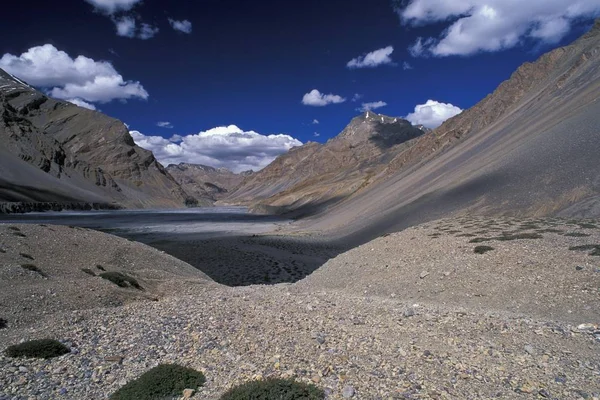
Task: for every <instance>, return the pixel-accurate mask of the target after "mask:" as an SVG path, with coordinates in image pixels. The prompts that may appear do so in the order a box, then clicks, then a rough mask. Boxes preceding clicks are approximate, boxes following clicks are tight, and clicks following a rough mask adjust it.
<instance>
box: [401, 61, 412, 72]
mask: <svg viewBox="0 0 600 400" xmlns="http://www.w3.org/2000/svg"><path fill="white" fill-rule="evenodd" d="M402 69H403V70H405V71H407V70H409V69H413V67H412V65H410V64H409V63H408V62H407V61H404V62H403V63H402Z"/></svg>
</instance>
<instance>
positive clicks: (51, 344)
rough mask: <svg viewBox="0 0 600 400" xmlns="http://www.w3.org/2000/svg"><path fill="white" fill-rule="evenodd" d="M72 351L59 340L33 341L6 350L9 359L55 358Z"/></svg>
mask: <svg viewBox="0 0 600 400" xmlns="http://www.w3.org/2000/svg"><path fill="white" fill-rule="evenodd" d="M70 352H71V350H69V348H68V347H67V346H65V345H64V344H62V343H61V342H59V341H58V340H53V339H41V340H31V341H29V342H24V343H20V344H16V345H14V346H10V347H9V348H7V349H6V352H5V353H6V355H7V356H8V357H13V358H17V357H26V358H46V359H48V358H53V357H59V356H62V355H64V354H68V353H70Z"/></svg>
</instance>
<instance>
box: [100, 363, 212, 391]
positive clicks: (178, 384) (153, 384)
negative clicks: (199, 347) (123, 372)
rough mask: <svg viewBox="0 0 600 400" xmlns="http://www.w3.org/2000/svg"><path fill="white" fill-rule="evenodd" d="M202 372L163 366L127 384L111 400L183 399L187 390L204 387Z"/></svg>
mask: <svg viewBox="0 0 600 400" xmlns="http://www.w3.org/2000/svg"><path fill="white" fill-rule="evenodd" d="M205 381H206V380H205V379H204V375H203V374H202V372H199V371H196V370H193V369H191V368H185V367H182V366H180V365H175V364H162V365H159V366H157V367H154V368H152V369H151V370H149V371H147V372H145V373H144V374H143V375H142V376H140V377H139V378H137V379H135V380H133V381H131V382H129V383H127V384H126V385H125V386H123V387H122V388H121V389H119V390H117V391H116V392H115V393H113V394H112V395H111V396H110V399H111V400H142V399H143V400H152V399H165V398H168V397H171V396H172V397H181V395H182V393H183V391H184V390H185V389H194V390H196V389H198V388H199V387H200V386H202V385H204V382H205Z"/></svg>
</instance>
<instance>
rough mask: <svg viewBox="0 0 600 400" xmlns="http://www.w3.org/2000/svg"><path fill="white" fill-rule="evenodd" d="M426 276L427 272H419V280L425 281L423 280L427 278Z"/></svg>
mask: <svg viewBox="0 0 600 400" xmlns="http://www.w3.org/2000/svg"><path fill="white" fill-rule="evenodd" d="M428 275H429V272H427V271H423V272H421V275H419V278H421V279H425V278H427V276H428Z"/></svg>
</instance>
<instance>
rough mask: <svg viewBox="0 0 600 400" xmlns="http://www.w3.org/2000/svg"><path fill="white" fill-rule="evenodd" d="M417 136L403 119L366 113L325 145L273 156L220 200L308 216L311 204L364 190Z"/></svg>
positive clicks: (419, 130)
mask: <svg viewBox="0 0 600 400" xmlns="http://www.w3.org/2000/svg"><path fill="white" fill-rule="evenodd" d="M423 133H424V132H423V130H421V129H418V128H416V127H413V126H412V125H411V124H410V123H409V122H408V121H406V120H403V119H400V118H391V117H387V116H384V115H379V114H376V113H374V112H372V111H368V112H366V113H364V114H362V115H360V116H358V117H356V118H354V119H353V120H352V121H351V122H350V124H349V125H348V126H347V127H346V128H345V129H344V130H343V131H342V132H341V133H340V134H339V135H338V136H336V137H335V138H333V139H331V140H329V141H328V142H327V143H325V144H323V145H321V144H318V143H314V142H309V143H307V144H305V145H304V146H300V147H296V148H293V149H291V150H290V151H289V152H288V153H286V154H284V155H282V156H280V157H278V158H277V159H275V161H273V162H272V163H271V164H270V165H269V166H267V167H266V168H264V169H263V170H261V171H259V172H257V173H255V174H253V175H252V176H250V177H249V178H247V179H246V180H244V182H243V183H242V184H241V185H240V186H239V187H238V188H237V189H236V190H234V191H233V192H232V193H231V195H230V196H228V197H227V198H226V201H228V202H237V203H242V204H250V205H253V206H254V207H255V208H256V209H258V210H264V211H271V212H273V211H275V212H278V211H281V210H286V211H288V210H306V211H308V210H310V209H311V207H313V206H317V205H319V207H320V210H325V209H327V208H328V207H329V206H331V205H332V204H334V203H336V202H338V201H341V200H342V199H344V198H346V197H347V196H350V195H351V194H352V193H354V192H356V191H357V190H359V189H360V188H361V187H364V186H365V185H367V184H368V183H369V182H370V181H371V180H372V179H373V178H374V177H375V176H376V175H377V174H378V173H380V172H381V171H382V170H383V169H384V168H385V166H386V165H387V163H388V162H389V161H390V160H391V159H393V158H394V156H395V155H396V154H398V153H399V152H400V151H402V149H405V148H407V147H409V146H410V141H411V140H413V139H415V138H417V137H419V136H420V135H422V134H423ZM324 205H326V207H324ZM300 214H303V215H305V213H304V212H301V213H300Z"/></svg>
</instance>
